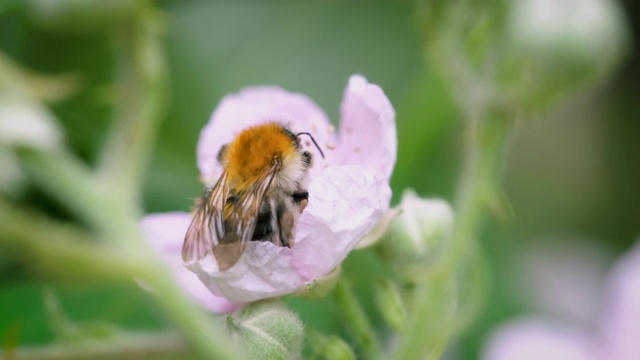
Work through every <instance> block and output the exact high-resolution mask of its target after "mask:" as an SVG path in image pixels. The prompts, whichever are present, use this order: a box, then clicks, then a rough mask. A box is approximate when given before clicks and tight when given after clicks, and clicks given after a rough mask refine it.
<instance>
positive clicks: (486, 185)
mask: <svg viewBox="0 0 640 360" xmlns="http://www.w3.org/2000/svg"><path fill="white" fill-rule="evenodd" d="M508 118H509V117H508V116H507V114H506V113H502V112H491V113H488V114H487V115H486V116H484V117H483V118H482V119H477V118H476V119H468V122H467V126H468V128H467V130H468V131H467V133H466V136H467V138H466V140H467V143H466V144H465V146H466V147H465V149H466V153H465V156H464V160H463V161H464V163H463V172H462V175H461V178H460V182H459V184H458V189H457V193H456V194H457V198H456V201H455V214H456V221H455V225H454V230H453V240H452V244H453V246H452V249H451V251H450V252H449V255H448V256H447V257H446V258H445V259H444V260H443V262H442V263H440V264H438V266H437V267H436V268H435V269H434V270H433V271H434V272H433V273H432V274H426V275H425V277H427V278H428V280H426V281H425V282H424V285H423V286H422V287H421V288H420V289H419V290H418V293H417V298H416V299H417V300H416V301H417V302H416V307H415V310H414V311H415V314H416V316H415V317H413V318H412V319H411V320H410V322H409V324H408V325H407V327H406V329H405V331H404V333H403V337H402V341H401V343H400V345H399V347H398V348H397V351H396V353H395V356H394V358H395V359H418V358H423V357H425V356H426V358H428V359H432V358H433V359H437V358H439V357H440V356H441V355H442V352H443V351H444V350H445V348H446V345H447V342H448V340H449V338H450V337H451V336H452V334H453V333H454V331H458V330H459V327H457V326H455V323H456V321H457V320H458V319H457V316H458V312H460V311H461V310H460V304H459V301H461V300H462V299H459V289H458V288H457V286H458V285H457V283H456V282H457V281H459V280H458V279H456V277H455V274H456V271H457V268H456V266H457V264H459V263H463V262H468V261H473V260H474V259H471V260H470V258H471V257H476V256H480V255H479V254H478V253H477V243H476V240H477V239H476V238H477V234H478V231H479V229H480V227H481V224H482V221H483V220H484V218H485V214H486V210H487V207H488V205H491V204H495V203H496V199H497V198H498V196H497V194H496V193H497V192H496V189H497V186H496V182H497V177H498V173H499V170H500V165H501V159H502V156H503V149H504V146H505V140H506V138H507V135H508V129H509V126H508V125H509V124H508V121H507V119H508ZM478 294H480V295H481V292H478ZM474 300H475V299H474ZM470 311H473V309H462V314H463V315H464V319H463V320H464V321H469V319H468V318H469V317H470V316H472V314H470ZM425 319H438V323H436V324H434V323H433V322H431V323H430V322H428V321H426V320H425Z"/></svg>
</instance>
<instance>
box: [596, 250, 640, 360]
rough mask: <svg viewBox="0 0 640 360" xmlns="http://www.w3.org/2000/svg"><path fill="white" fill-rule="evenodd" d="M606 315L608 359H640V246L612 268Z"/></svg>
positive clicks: (604, 317) (605, 333) (605, 341)
mask: <svg viewBox="0 0 640 360" xmlns="http://www.w3.org/2000/svg"><path fill="white" fill-rule="evenodd" d="M609 285H610V288H609V289H608V292H607V295H608V297H607V303H606V308H605V312H604V314H603V315H604V316H603V321H602V325H603V342H604V344H603V346H604V354H603V355H604V357H603V358H605V359H611V360H638V359H640V243H638V244H636V245H635V247H634V248H633V249H632V250H631V251H630V252H629V253H628V254H627V255H626V256H625V257H624V258H623V259H622V260H620V261H619V262H618V263H617V264H616V266H615V268H614V269H613V272H612V276H611V280H610V283H609Z"/></svg>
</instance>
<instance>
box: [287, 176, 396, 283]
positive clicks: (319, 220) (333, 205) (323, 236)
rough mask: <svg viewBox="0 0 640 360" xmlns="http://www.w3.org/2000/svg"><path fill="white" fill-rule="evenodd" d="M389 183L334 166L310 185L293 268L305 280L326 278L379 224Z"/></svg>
mask: <svg viewBox="0 0 640 360" xmlns="http://www.w3.org/2000/svg"><path fill="white" fill-rule="evenodd" d="M385 186H386V187H388V186H389V180H388V179H381V178H380V177H379V176H377V174H376V173H374V172H372V171H370V170H369V169H365V168H362V167H359V166H331V167H328V168H327V169H326V170H325V172H324V174H322V176H321V177H320V178H317V179H315V180H314V181H312V182H311V184H310V185H309V205H308V206H307V208H306V209H305V211H304V212H303V213H302V216H301V217H300V222H299V224H298V228H297V234H296V245H295V246H294V247H293V249H292V250H293V251H292V252H293V254H292V262H293V265H294V267H295V268H296V270H297V271H298V273H300V274H301V275H302V277H303V278H305V279H306V280H313V279H315V278H318V277H320V276H323V275H325V274H327V273H328V272H329V271H331V270H333V269H334V268H335V267H336V266H338V264H340V263H341V262H342V261H343V260H344V258H345V257H346V256H347V254H348V253H349V252H350V251H351V250H352V249H353V248H354V247H355V246H356V245H357V244H358V242H359V241H360V240H361V239H362V238H363V237H364V236H365V235H366V234H367V233H369V231H371V229H373V227H374V226H375V225H376V224H377V223H378V222H379V221H380V219H381V218H382V216H383V215H384V213H385V211H386V209H388V207H389V199H386V198H381V197H380V194H378V193H377V192H376V190H377V189H380V188H383V187H385Z"/></svg>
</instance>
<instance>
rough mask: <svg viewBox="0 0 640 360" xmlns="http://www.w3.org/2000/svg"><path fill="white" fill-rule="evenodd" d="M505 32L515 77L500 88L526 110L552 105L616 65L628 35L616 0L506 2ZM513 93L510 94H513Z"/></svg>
mask: <svg viewBox="0 0 640 360" xmlns="http://www.w3.org/2000/svg"><path fill="white" fill-rule="evenodd" d="M510 4H511V9H510V12H509V15H508V19H507V24H508V25H507V27H506V29H505V31H506V33H507V34H509V36H510V38H509V45H510V46H509V48H510V49H512V50H513V51H512V54H511V55H512V56H513V60H514V62H513V63H512V64H511V65H512V66H513V68H512V70H514V73H513V74H512V75H515V76H514V77H513V78H511V79H510V80H509V81H508V82H507V83H506V84H505V85H506V89H505V91H507V92H508V93H510V94H512V96H515V97H516V101H519V102H520V104H521V105H522V106H523V107H524V108H525V109H526V108H527V107H529V108H533V109H537V108H539V107H541V106H545V105H552V104H553V103H554V102H556V101H558V100H560V97H561V96H563V95H565V94H567V93H568V92H569V91H571V90H579V88H580V87H582V86H588V85H591V84H592V83H594V82H596V81H597V80H600V78H601V77H603V75H606V74H608V73H609V72H610V71H611V70H612V69H613V68H614V67H615V66H616V65H618V64H619V63H620V60H621V59H622V57H623V55H624V53H625V50H626V48H627V42H628V33H627V28H626V25H625V21H624V20H625V19H624V16H623V14H622V11H621V9H620V6H619V4H618V2H617V1H613V0H561V1H558V0H521V1H513V2H510ZM514 90H515V91H514Z"/></svg>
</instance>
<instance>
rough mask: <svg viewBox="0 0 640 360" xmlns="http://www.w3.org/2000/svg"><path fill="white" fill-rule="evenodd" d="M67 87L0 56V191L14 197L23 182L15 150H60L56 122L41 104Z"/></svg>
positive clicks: (64, 81) (60, 140)
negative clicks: (47, 95) (52, 93)
mask: <svg viewBox="0 0 640 360" xmlns="http://www.w3.org/2000/svg"><path fill="white" fill-rule="evenodd" d="M70 87H72V85H70V84H69V82H68V81H67V80H64V79H58V80H56V79H55V78H51V77H44V76H37V75H34V74H32V73H29V72H27V71H25V70H24V69H22V68H20V67H19V66H18V65H17V64H15V63H14V62H13V61H11V59H9V58H8V57H6V56H4V54H2V53H1V52H0V169H3V170H2V171H0V191H5V192H7V193H9V194H15V193H16V192H17V191H16V190H19V186H20V185H21V181H22V179H23V174H22V171H21V169H20V167H19V165H18V160H17V158H16V154H15V152H14V148H16V147H30V148H34V149H40V150H43V151H50V150H54V149H56V148H59V147H60V146H61V143H62V134H61V132H60V130H59V129H58V126H57V124H56V120H55V118H54V116H53V114H51V112H49V110H48V109H47V108H46V107H45V106H44V105H43V104H42V103H41V102H40V100H41V99H42V98H43V97H44V98H46V96H45V95H46V94H50V93H51V92H58V91H60V92H66V93H69V91H70Z"/></svg>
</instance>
